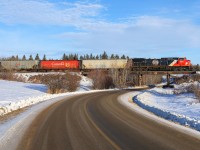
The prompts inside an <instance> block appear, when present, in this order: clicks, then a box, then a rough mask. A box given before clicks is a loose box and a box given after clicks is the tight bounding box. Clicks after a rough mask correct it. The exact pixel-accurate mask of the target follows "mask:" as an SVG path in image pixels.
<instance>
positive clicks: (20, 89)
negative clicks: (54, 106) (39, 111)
mask: <svg viewBox="0 0 200 150" xmlns="http://www.w3.org/2000/svg"><path fill="white" fill-rule="evenodd" d="M52 73H53V72H52ZM38 74H44V73H18V74H16V75H17V76H18V77H22V78H23V79H25V80H26V81H27V82H28V79H29V78H30V77H31V76H34V75H38ZM48 74H49V73H48ZM80 76H81V75H80ZM0 87H1V89H0V95H1V97H0V116H2V115H5V114H7V113H9V112H12V111H14V110H18V109H21V108H24V107H26V106H30V105H33V104H36V103H39V102H42V101H46V100H49V99H52V98H55V97H59V96H63V95H67V94H69V93H63V94H47V93H46V91H47V87H46V86H45V85H42V84H33V83H23V82H15V81H5V80H0ZM91 89H92V80H91V79H89V78H87V77H84V76H81V81H80V86H79V88H78V89H77V92H84V91H90V90H91Z"/></svg>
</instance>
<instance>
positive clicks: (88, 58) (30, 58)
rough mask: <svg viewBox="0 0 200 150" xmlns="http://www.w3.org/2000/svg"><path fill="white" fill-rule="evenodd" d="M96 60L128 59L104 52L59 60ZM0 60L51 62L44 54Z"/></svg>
mask: <svg viewBox="0 0 200 150" xmlns="http://www.w3.org/2000/svg"><path fill="white" fill-rule="evenodd" d="M91 59H93V60H95V59H96V60H98V59H129V57H128V56H126V55H124V54H123V55H122V56H119V55H118V54H111V55H110V56H109V55H108V54H107V53H106V52H105V51H104V52H103V53H102V54H99V55H98V54H97V55H93V54H92V53H91V54H85V55H80V56H79V55H78V54H66V53H64V54H63V56H62V58H61V59H60V60H91ZM0 60H12V61H18V60H23V61H24V60H53V59H47V57H46V55H45V54H44V55H43V57H40V56H39V54H36V56H35V57H33V55H29V57H26V55H23V56H22V58H20V57H19V56H18V55H16V56H14V55H13V56H11V57H7V58H0Z"/></svg>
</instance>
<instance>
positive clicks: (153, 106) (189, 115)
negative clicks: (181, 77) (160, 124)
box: [133, 88, 200, 131]
mask: <svg viewBox="0 0 200 150" xmlns="http://www.w3.org/2000/svg"><path fill="white" fill-rule="evenodd" d="M133 101H134V102H135V103H136V104H137V105H139V106H140V107H142V108H144V109H146V110H148V111H150V112H152V113H154V114H156V115H157V116H160V117H162V118H165V119H167V120H170V121H173V122H177V123H179V124H181V125H184V126H188V127H191V128H194V129H196V130H198V131H200V103H199V102H198V101H197V99H196V98H195V96H194V94H192V93H185V94H179V95H174V94H173V90H172V89H162V88H153V89H151V90H146V91H144V92H142V93H140V94H137V95H135V96H134V97H133Z"/></svg>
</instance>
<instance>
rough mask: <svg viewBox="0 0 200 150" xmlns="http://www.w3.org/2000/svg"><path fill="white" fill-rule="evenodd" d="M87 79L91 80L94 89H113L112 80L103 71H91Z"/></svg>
mask: <svg viewBox="0 0 200 150" xmlns="http://www.w3.org/2000/svg"><path fill="white" fill-rule="evenodd" d="M88 77H89V78H91V79H92V80H93V88H94V89H109V88H112V87H114V84H113V79H112V77H110V76H109V75H108V74H107V73H106V72H105V71H103V70H93V71H91V72H89V74H88Z"/></svg>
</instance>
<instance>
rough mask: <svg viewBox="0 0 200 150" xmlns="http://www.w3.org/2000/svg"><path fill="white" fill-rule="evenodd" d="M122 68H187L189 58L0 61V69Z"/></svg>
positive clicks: (153, 69)
mask: <svg viewBox="0 0 200 150" xmlns="http://www.w3.org/2000/svg"><path fill="white" fill-rule="evenodd" d="M112 68H114V69H123V68H128V69H130V70H132V71H134V70H135V71H137V70H142V71H164V70H170V71H171V70H189V69H190V68H191V62H190V60H187V59H186V58H179V57H170V58H159V59H145V58H132V59H101V60H26V61H0V69H1V70H27V71H44V70H45V71H48V70H72V69H73V70H93V69H112Z"/></svg>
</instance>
